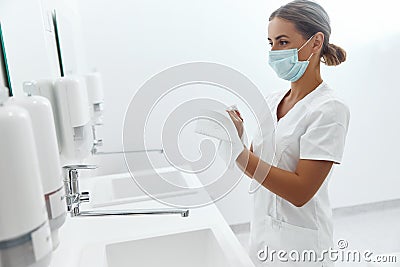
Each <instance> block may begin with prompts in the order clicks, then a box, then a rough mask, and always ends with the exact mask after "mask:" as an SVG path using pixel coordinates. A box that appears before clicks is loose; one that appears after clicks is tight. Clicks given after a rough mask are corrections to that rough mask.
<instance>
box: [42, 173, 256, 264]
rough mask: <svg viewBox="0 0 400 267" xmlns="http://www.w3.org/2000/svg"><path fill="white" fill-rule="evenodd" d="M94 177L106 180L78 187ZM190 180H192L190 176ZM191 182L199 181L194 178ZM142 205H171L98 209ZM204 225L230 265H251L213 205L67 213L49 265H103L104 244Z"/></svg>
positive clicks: (83, 180)
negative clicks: (155, 211) (152, 211)
mask: <svg viewBox="0 0 400 267" xmlns="http://www.w3.org/2000/svg"><path fill="white" fill-rule="evenodd" d="M112 176H113V177H117V176H118V175H117V176H116V175H112ZM112 176H110V177H112ZM192 176H193V175H192ZM96 179H97V180H98V179H107V177H105V176H103V177H100V178H99V177H91V178H85V179H82V181H81V188H83V189H90V188H91V187H92V185H93V183H94V182H95V181H96ZM191 179H192V181H193V177H191ZM195 182H196V183H199V181H198V180H197V181H195ZM81 191H83V190H82V189H81ZM94 193H95V192H94ZM146 208H171V207H169V206H167V205H164V204H162V203H159V202H157V201H155V200H148V201H140V202H134V203H126V204H120V205H114V206H111V207H105V208H101V210H110V209H146ZM87 209H92V208H91V206H90V204H83V205H82V206H81V210H87ZM205 228H210V229H212V230H213V232H214V235H215V237H216V238H217V240H218V242H219V243H220V245H221V247H222V248H223V250H224V253H226V254H227V255H229V259H230V260H232V265H231V266H254V265H253V264H252V262H251V260H250V258H249V257H248V255H247V252H246V251H245V249H244V248H243V247H242V245H241V244H240V242H239V241H238V240H237V238H236V236H235V234H234V233H233V232H232V230H231V228H230V227H229V225H228V224H227V223H226V221H225V220H224V218H223V216H222V215H221V213H220V212H219V210H218V208H217V207H216V206H215V205H214V204H210V205H206V206H204V207H200V208H193V209H190V211H189V216H188V217H181V216H180V215H178V214H171V215H138V216H108V217H75V218H71V217H70V216H69V215H68V216H67V220H66V222H65V224H64V225H63V226H62V227H61V228H60V230H59V238H60V245H59V246H58V247H57V248H56V250H55V251H54V252H53V257H52V261H51V265H50V266H51V267H64V266H65V267H67V266H68V267H71V266H86V267H87V266H96V267H97V266H99V267H100V266H104V267H105V266H107V265H106V256H105V255H106V253H105V245H107V244H110V243H115V242H123V241H129V240H136V239H142V238H147V237H154V236H160V235H166V234H173V233H180V232H185V231H191V230H199V229H205Z"/></svg>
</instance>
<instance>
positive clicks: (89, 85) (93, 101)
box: [84, 72, 104, 154]
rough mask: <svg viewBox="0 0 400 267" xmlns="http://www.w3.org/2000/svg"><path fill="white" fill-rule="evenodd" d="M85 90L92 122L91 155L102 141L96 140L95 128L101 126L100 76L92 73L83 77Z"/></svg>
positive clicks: (101, 91) (102, 94)
mask: <svg viewBox="0 0 400 267" xmlns="http://www.w3.org/2000/svg"><path fill="white" fill-rule="evenodd" d="M84 78H85V82H86V89H87V92H88V99H89V111H90V117H91V121H92V132H93V140H94V143H93V149H92V153H93V154H94V153H96V152H97V148H98V147H99V146H102V145H103V141H102V139H100V138H98V133H97V127H98V126H100V125H103V110H104V106H103V105H104V91H103V83H102V80H101V75H100V73H98V72H92V73H88V74H86V75H84Z"/></svg>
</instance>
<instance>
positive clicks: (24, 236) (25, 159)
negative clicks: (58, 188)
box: [0, 88, 52, 267]
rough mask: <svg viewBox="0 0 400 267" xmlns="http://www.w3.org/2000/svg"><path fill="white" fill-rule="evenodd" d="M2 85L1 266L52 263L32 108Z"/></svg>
mask: <svg viewBox="0 0 400 267" xmlns="http://www.w3.org/2000/svg"><path fill="white" fill-rule="evenodd" d="M7 98H8V92H7V91H6V90H5V89H4V88H0V148H1V149H0V170H1V172H2V173H1V179H0V192H1V193H0V266H7V267H17V266H18V267H20V266H49V264H50V260H51V252H52V239H51V233H50V226H49V223H48V219H47V212H46V204H45V201H44V197H43V188H42V184H41V179H40V171H39V163H38V160H37V152H36V145H35V139H34V133H33V129H32V122H31V117H30V115H29V113H28V111H27V110H26V109H24V108H22V107H19V106H16V105H7V104H4V102H5V101H6V100H7Z"/></svg>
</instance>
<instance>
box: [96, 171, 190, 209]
mask: <svg viewBox="0 0 400 267" xmlns="http://www.w3.org/2000/svg"><path fill="white" fill-rule="evenodd" d="M160 175H161V176H162V177H163V179H161V178H160ZM134 177H135V180H136V182H135V180H134V179H133V178H132V177H131V176H130V174H129V173H125V174H119V175H112V176H109V177H108V178H107V179H102V178H99V179H97V181H96V182H95V183H94V187H93V190H92V192H91V205H92V207H94V208H97V207H104V206H110V205H117V204H124V203H131V202H138V201H148V200H150V199H152V197H151V196H153V197H155V198H157V199H165V198H168V197H175V196H182V195H188V194H194V193H195V191H193V190H191V189H189V188H188V185H187V182H186V181H185V178H184V177H183V176H182V174H181V173H180V172H178V171H176V170H172V171H171V170H168V169H167V170H166V171H164V172H158V173H155V172H154V171H150V172H142V173H139V174H135V176H134ZM137 183H138V184H139V185H140V187H142V188H143V189H144V190H145V191H147V192H149V193H150V194H151V196H150V195H149V194H146V193H145V192H143V191H142V189H141V188H140V187H139V186H138V184H137Z"/></svg>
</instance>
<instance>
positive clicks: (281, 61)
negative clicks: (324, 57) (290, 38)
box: [268, 35, 314, 82]
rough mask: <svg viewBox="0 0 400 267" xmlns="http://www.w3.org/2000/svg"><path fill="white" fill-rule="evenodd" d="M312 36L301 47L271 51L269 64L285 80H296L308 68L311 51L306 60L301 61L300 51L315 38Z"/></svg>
mask: <svg viewBox="0 0 400 267" xmlns="http://www.w3.org/2000/svg"><path fill="white" fill-rule="evenodd" d="M313 37H314V35H313V36H311V37H310V38H309V39H308V40H307V41H306V42H305V43H304V44H303V45H302V46H301V47H300V48H299V49H297V48H293V49H285V50H273V51H269V61H268V63H269V65H270V66H271V67H272V69H273V70H274V71H275V72H276V74H278V76H279V77H280V78H282V79H284V80H287V81H291V82H295V81H297V80H298V79H300V78H301V76H303V74H304V72H305V71H306V69H307V66H308V63H309V60H310V58H311V57H312V55H313V54H314V53H311V55H310V56H309V58H308V59H307V60H306V61H299V54H298V52H299V51H300V50H301V49H302V48H303V47H304V46H305V45H306V44H307V43H308V42H309V41H310V40H311V38H313Z"/></svg>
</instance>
